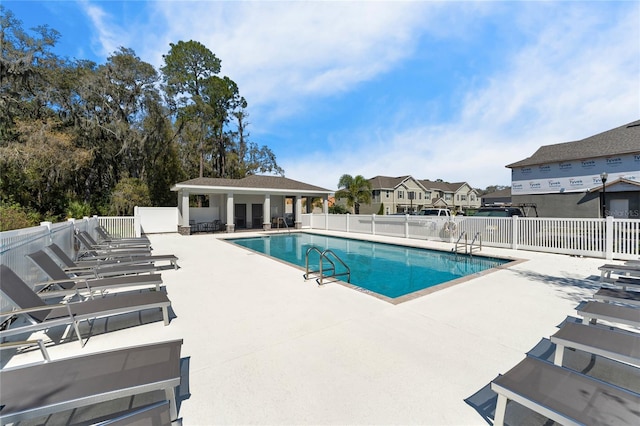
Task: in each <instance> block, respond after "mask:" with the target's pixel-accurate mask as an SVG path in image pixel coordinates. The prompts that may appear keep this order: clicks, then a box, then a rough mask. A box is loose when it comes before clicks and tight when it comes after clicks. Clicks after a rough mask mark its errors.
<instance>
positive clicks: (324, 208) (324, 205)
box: [322, 195, 329, 214]
mask: <svg viewBox="0 0 640 426" xmlns="http://www.w3.org/2000/svg"><path fill="white" fill-rule="evenodd" d="M322 213H324V214H329V196H328V195H325V196H324V198H323V199H322Z"/></svg>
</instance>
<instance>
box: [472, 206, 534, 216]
mask: <svg viewBox="0 0 640 426" xmlns="http://www.w3.org/2000/svg"><path fill="white" fill-rule="evenodd" d="M474 216H484V217H511V216H520V217H524V213H522V210H520V209H519V208H517V207H482V208H481V209H479V210H478V211H477V212H476V214H475V215H474Z"/></svg>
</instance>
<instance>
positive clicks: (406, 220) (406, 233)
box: [404, 214, 409, 238]
mask: <svg viewBox="0 0 640 426" xmlns="http://www.w3.org/2000/svg"><path fill="white" fill-rule="evenodd" d="M404 237H405V238H409V215H408V214H405V215H404Z"/></svg>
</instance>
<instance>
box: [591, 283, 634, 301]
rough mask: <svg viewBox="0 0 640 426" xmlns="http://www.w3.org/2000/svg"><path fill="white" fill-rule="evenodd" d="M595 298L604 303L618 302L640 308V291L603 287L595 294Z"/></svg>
mask: <svg viewBox="0 0 640 426" xmlns="http://www.w3.org/2000/svg"><path fill="white" fill-rule="evenodd" d="M593 298H594V299H595V300H601V301H604V302H616V303H624V304H627V305H635V306H640V291H629V290H622V289H617V288H606V287H602V288H600V289H599V290H598V291H596V292H595V294H594V295H593Z"/></svg>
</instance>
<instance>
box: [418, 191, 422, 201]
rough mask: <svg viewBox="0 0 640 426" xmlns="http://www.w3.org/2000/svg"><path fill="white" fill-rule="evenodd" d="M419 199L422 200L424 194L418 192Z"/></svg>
mask: <svg viewBox="0 0 640 426" xmlns="http://www.w3.org/2000/svg"><path fill="white" fill-rule="evenodd" d="M418 199H420V200H422V192H418Z"/></svg>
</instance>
